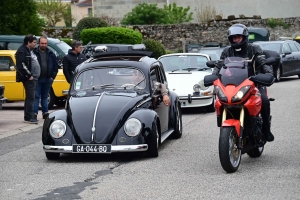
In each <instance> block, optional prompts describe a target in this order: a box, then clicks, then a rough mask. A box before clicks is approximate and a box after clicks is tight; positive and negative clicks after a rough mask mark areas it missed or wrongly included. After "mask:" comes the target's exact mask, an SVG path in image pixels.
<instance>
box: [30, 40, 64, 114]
mask: <svg viewBox="0 0 300 200" xmlns="http://www.w3.org/2000/svg"><path fill="white" fill-rule="evenodd" d="M38 43H39V46H38V48H35V49H34V52H35V54H36V55H37V58H38V61H39V64H40V67H41V74H40V77H39V79H38V81H37V87H36V92H35V101H34V117H35V119H36V118H37V115H38V109H39V102H40V99H41V106H42V115H43V119H46V118H47V117H48V115H49V114H48V94H49V92H50V89H51V87H52V83H53V81H54V79H55V77H56V75H57V72H58V63H57V58H56V55H55V54H54V53H53V52H52V51H51V50H50V49H49V48H48V39H47V37H45V36H41V37H40V39H39V42H38Z"/></svg>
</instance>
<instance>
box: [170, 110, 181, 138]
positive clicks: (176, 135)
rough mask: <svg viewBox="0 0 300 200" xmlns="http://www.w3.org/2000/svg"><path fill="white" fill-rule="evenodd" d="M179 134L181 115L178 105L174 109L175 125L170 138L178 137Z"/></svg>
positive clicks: (179, 136)
mask: <svg viewBox="0 0 300 200" xmlns="http://www.w3.org/2000/svg"><path fill="white" fill-rule="evenodd" d="M181 136H182V115H181V110H180V107H179V106H177V109H176V125H175V130H174V132H173V134H172V138H174V139H178V138H181Z"/></svg>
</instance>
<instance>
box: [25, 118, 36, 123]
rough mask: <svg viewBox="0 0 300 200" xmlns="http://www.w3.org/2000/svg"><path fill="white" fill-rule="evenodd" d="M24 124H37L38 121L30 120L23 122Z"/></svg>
mask: <svg viewBox="0 0 300 200" xmlns="http://www.w3.org/2000/svg"><path fill="white" fill-rule="evenodd" d="M24 122H25V123H28V124H38V123H39V120H37V119H31V120H25V121H24Z"/></svg>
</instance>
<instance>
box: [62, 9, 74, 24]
mask: <svg viewBox="0 0 300 200" xmlns="http://www.w3.org/2000/svg"><path fill="white" fill-rule="evenodd" d="M63 18H64V21H65V24H66V27H72V21H73V19H74V18H73V17H72V13H71V5H68V7H67V9H66V10H65V11H64V13H63Z"/></svg>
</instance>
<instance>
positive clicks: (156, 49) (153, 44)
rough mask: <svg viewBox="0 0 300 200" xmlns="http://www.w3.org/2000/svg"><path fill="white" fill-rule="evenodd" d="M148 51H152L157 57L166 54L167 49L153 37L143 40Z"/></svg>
mask: <svg viewBox="0 0 300 200" xmlns="http://www.w3.org/2000/svg"><path fill="white" fill-rule="evenodd" d="M143 43H144V44H145V46H146V49H147V50H148V51H152V52H153V54H154V57H155V58H156V59H157V58H158V57H160V56H162V55H165V54H166V50H165V47H164V46H163V45H162V44H161V43H160V42H158V41H156V40H153V39H146V40H144V41H143Z"/></svg>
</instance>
